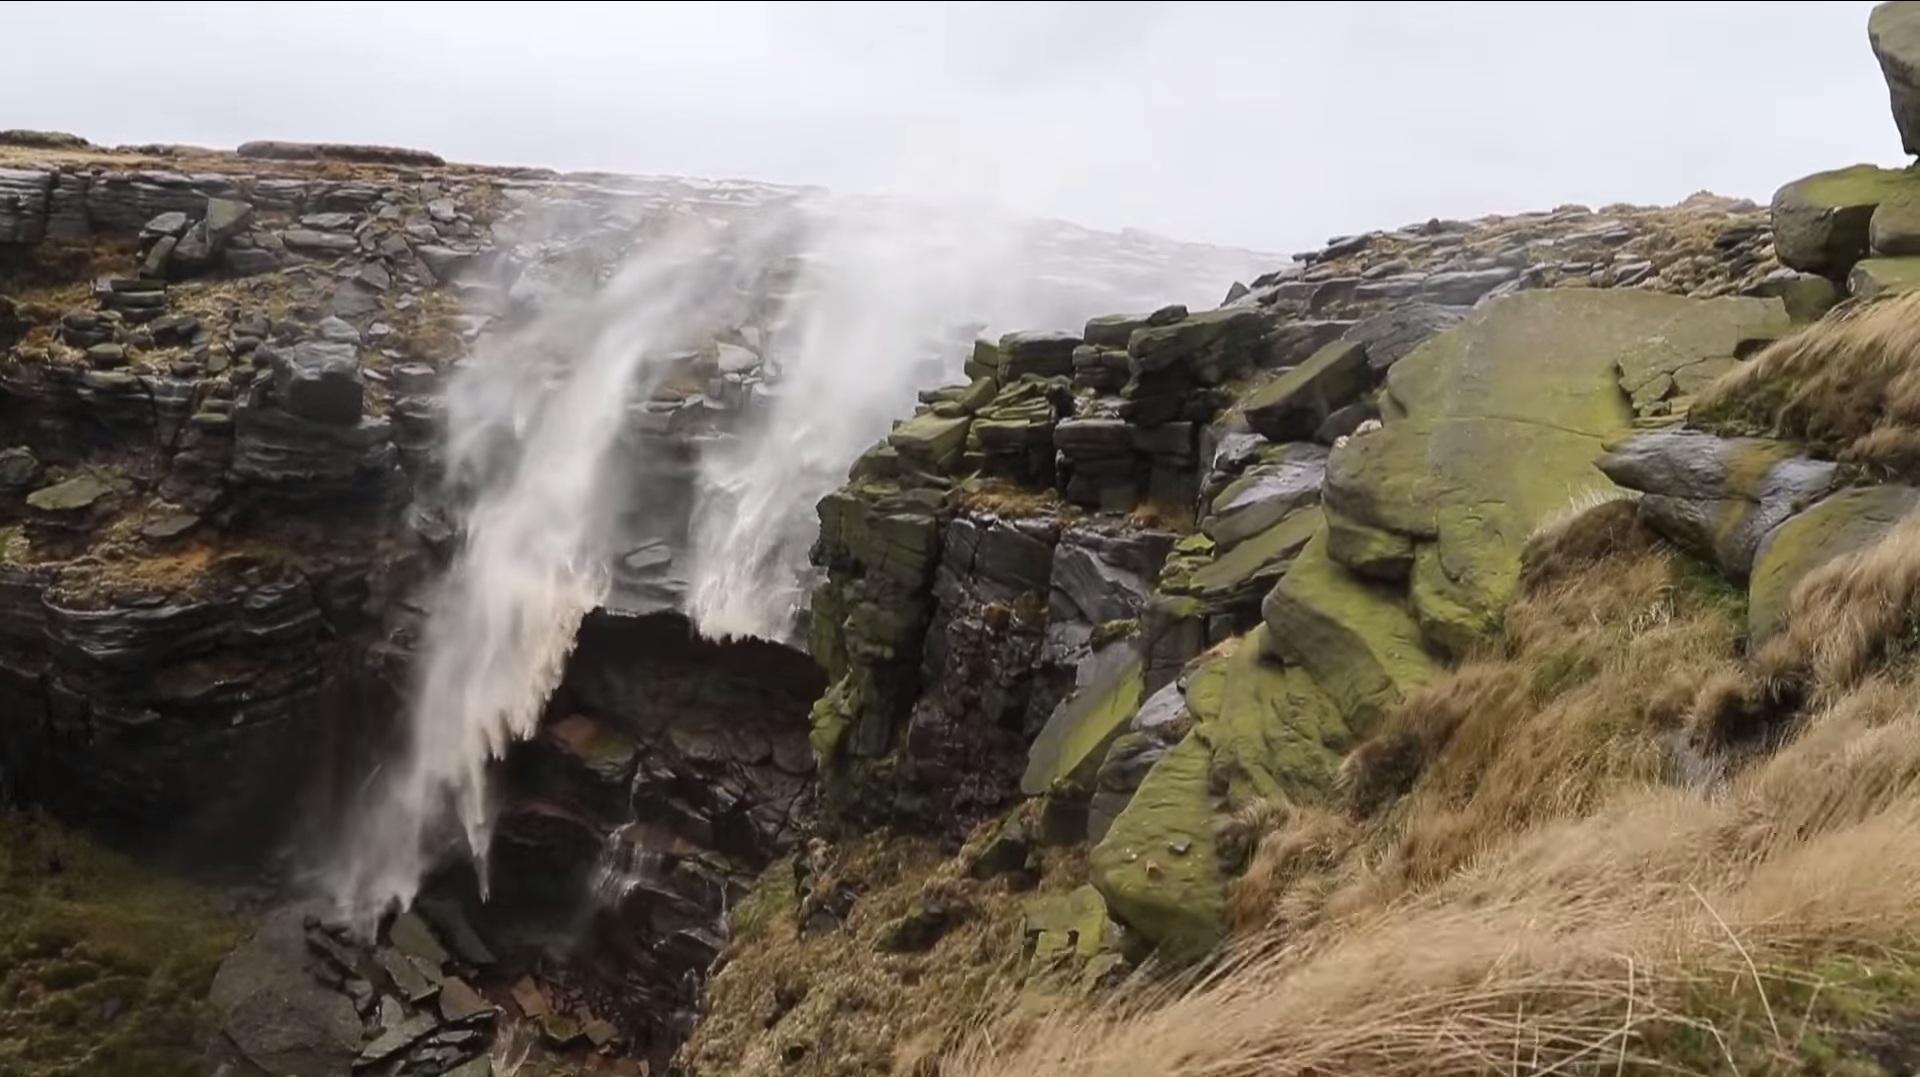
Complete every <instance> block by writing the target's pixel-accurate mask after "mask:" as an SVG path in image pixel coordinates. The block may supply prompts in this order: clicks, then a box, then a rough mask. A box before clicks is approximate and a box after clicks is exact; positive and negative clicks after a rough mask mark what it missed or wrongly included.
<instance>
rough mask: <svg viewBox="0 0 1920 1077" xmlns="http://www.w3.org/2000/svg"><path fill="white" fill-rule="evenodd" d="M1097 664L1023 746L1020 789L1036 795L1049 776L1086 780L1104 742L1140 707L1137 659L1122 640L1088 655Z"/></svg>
mask: <svg viewBox="0 0 1920 1077" xmlns="http://www.w3.org/2000/svg"><path fill="white" fill-rule="evenodd" d="M1088 662H1089V663H1096V664H1098V667H1099V668H1098V669H1097V670H1095V672H1094V674H1093V676H1092V678H1091V680H1090V682H1089V683H1088V684H1087V685H1086V686H1085V687H1084V688H1081V689H1080V690H1078V691H1076V692H1075V693H1074V694H1073V695H1072V696H1071V697H1069V698H1068V699H1066V700H1065V701H1063V702H1062V703H1061V704H1060V705H1059V706H1058V707H1056V708H1055V709H1054V712H1053V714H1052V715H1051V716H1050V717H1049V718H1048V719H1047V724H1046V725H1045V726H1043V727H1042V728H1041V730H1040V734H1039V735H1038V736H1036V737H1035V738H1034V739H1033V744H1032V745H1031V746H1029V747H1028V749H1027V769H1026V772H1025V773H1024V774H1023V775H1022V776H1021V778H1020V791H1021V792H1023V793H1025V794H1027V795H1028V796H1038V795H1039V794H1041V793H1044V792H1046V791H1047V790H1048V789H1051V788H1052V787H1053V785H1054V783H1055V782H1058V781H1063V780H1064V781H1072V782H1076V783H1078V784H1080V785H1081V786H1090V785H1091V784H1092V783H1093V776H1094V773H1095V772H1096V771H1098V770H1099V769H1100V761H1101V760H1102V759H1104V758H1106V754H1107V747H1108V746H1109V745H1111V744H1112V743H1113V741H1114V738H1116V737H1118V736H1119V735H1120V734H1121V733H1122V732H1124V731H1125V730H1126V728H1127V720H1128V719H1130V718H1132V717H1133V714H1134V712H1135V711H1137V710H1139V709H1140V684H1141V678H1140V670H1141V665H1140V659H1139V657H1138V655H1137V654H1136V652H1135V651H1134V649H1133V648H1132V647H1131V646H1128V645H1127V644H1125V643H1120V644H1112V645H1109V646H1108V647H1106V648H1105V649H1104V650H1102V651H1100V652H1099V654H1097V655H1095V656H1094V657H1093V658H1091V659H1089V660H1088Z"/></svg>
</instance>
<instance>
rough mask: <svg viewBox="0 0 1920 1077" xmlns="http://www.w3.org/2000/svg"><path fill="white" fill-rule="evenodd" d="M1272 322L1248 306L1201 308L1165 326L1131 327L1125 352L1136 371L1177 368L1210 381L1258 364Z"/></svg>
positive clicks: (1150, 372) (1153, 371)
mask: <svg viewBox="0 0 1920 1077" xmlns="http://www.w3.org/2000/svg"><path fill="white" fill-rule="evenodd" d="M1273 325H1274V317H1273V315H1271V314H1269V313H1267V312H1266V311H1263V310H1260V309H1258V308H1254V307H1222V308H1220V309H1219V310H1209V311H1202V312H1201V313H1199V314H1195V315H1191V316H1189V317H1187V318H1184V319H1182V320H1180V321H1177V322H1174V323H1172V324H1170V325H1148V326H1146V327H1145V328H1141V329H1136V330H1134V332H1133V335H1132V336H1131V337H1129V338H1128V339H1127V356H1128V360H1129V362H1130V364H1131V366H1132V369H1133V372H1134V373H1135V374H1136V375H1139V374H1152V373H1156V372H1159V371H1163V370H1167V369H1170V368H1173V367H1179V368H1181V369H1182V370H1183V371H1184V372H1185V373H1186V374H1188V375H1189V376H1191V377H1192V378H1193V379H1194V380H1196V381H1198V382H1200V383H1201V384H1202V385H1213V384H1217V383H1218V382H1219V381H1220V380H1221V379H1222V378H1224V377H1226V376H1227V375H1228V374H1230V373H1233V372H1236V371H1244V370H1249V369H1252V368H1253V367H1255V366H1258V365H1259V364H1260V362H1261V361H1262V360H1263V359H1264V358H1265V355H1264V353H1265V351H1266V347H1267V345H1268V343H1269V341H1270V338H1271V335H1272V332H1273Z"/></svg>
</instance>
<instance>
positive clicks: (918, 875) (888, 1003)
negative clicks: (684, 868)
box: [677, 821, 1086, 1077]
mask: <svg viewBox="0 0 1920 1077" xmlns="http://www.w3.org/2000/svg"><path fill="white" fill-rule="evenodd" d="M998 825H999V824H998V822H997V821H996V822H990V823H985V824H982V827H981V828H980V830H979V831H978V832H977V833H976V835H975V837H974V839H973V841H971V842H969V846H970V847H974V846H978V845H979V844H981V843H982V842H983V841H984V840H985V839H986V837H987V836H988V835H989V834H991V833H992V832H993V831H994V830H995V829H997V827H998ZM819 850H820V852H819V856H820V857H822V858H824V860H825V862H824V863H822V864H821V865H820V866H819V867H818V869H817V871H816V872H815V873H814V874H813V875H812V876H810V877H809V878H808V879H807V885H806V890H807V893H808V894H810V895H812V896H813V897H814V899H815V900H814V901H810V902H805V903H804V904H805V907H806V908H807V909H809V910H811V909H813V908H815V907H819V906H825V905H830V904H832V902H830V901H820V900H819V899H821V898H825V897H826V896H827V895H832V894H836V893H840V894H846V893H852V894H856V895H857V897H856V898H855V899H854V901H853V903H852V908H851V911H850V912H849V913H848V915H847V917H846V920H845V922H844V923H840V924H838V925H837V926H834V925H831V924H830V923H823V922H821V919H822V916H823V915H824V914H822V916H816V917H814V920H815V923H814V924H813V928H812V930H808V929H807V925H806V924H805V923H804V922H803V920H802V917H801V910H802V907H803V901H802V896H803V895H802V894H801V893H799V892H798V891H797V890H796V887H795V875H794V870H793V867H792V864H791V863H788V862H782V863H779V864H775V865H774V866H773V867H772V868H769V869H768V871H767V872H766V873H765V874H764V875H762V877H761V879H760V881H759V882H758V883H757V884H756V885H755V886H754V887H753V890H752V891H751V893H750V895H749V896H748V897H747V898H746V899H745V900H744V901H743V902H742V903H741V905H740V907H739V909H738V910H737V911H736V913H735V919H734V928H735V935H734V939H733V941H732V942H731V943H730V945H729V946H728V949H727V951H726V953H725V955H724V956H723V957H722V959H721V968H720V971H719V972H718V973H716V974H715V976H714V978H713V980H712V982H711V984H710V988H709V991H710V999H711V1005H710V1007H709V1012H708V1015H707V1017H706V1018H705V1019H704V1020H702V1021H701V1022H700V1024H699V1025H698V1026H697V1027H696V1028H695V1030H694V1034H693V1038H692V1039H691V1040H689V1041H688V1042H687V1044H686V1045H685V1046H684V1047H682V1048H681V1051H680V1054H679V1056H678V1057H677V1064H678V1065H680V1066H682V1067H684V1069H685V1070H686V1072H688V1073H693V1074H726V1075H728V1077H755V1075H771V1074H781V1075H795V1077H811V1075H829V1074H831V1075H841V1074H869V1073H873V1074H879V1073H895V1074H932V1073H934V1072H936V1070H935V1069H934V1068H933V1067H934V1066H935V1065H936V1061H935V1060H936V1059H937V1058H938V1057H939V1056H940V1055H942V1054H944V1053H946V1052H949V1051H951V1050H953V1049H954V1048H955V1047H956V1045H958V1044H959V1043H960V1042H961V1041H962V1040H963V1039H964V1038H965V1036H966V1035H967V1034H968V1033H970V1032H972V1031H973V1030H974V1029H976V1028H977V1027H979V1025H980V1024H981V1023H982V1022H983V1021H985V1020H986V1019H988V1018H990V1017H991V1016H992V1015H994V1014H995V1013H997V1012H998V1011H999V1010H1000V1009H1001V1008H1002V1007H1003V1006H1005V1005H1006V1004H1007V1003H1008V1002H1009V1001H1011V1000H1014V999H1017V998H1019V997H1020V995H1021V987H1022V984H1023V983H1024V981H1025V979H1026V974H1027V968H1026V957H1025V946H1024V943H1025V940H1024V939H1023V937H1022V936H1021V931H1020V928H1021V923H1022V912H1021V910H1022V908H1023V906H1024V905H1025V903H1026V902H1028V901H1030V900H1033V898H1034V897H1035V896H1036V894H1038V895H1060V894H1065V893H1067V892H1068V891H1070V890H1072V889H1073V888H1074V887H1076V886H1078V885H1080V884H1082V883H1084V882H1085V881H1086V863H1085V857H1084V854H1083V853H1080V852H1078V851H1072V850H1048V851H1046V852H1045V853H1044V854H1043V858H1044V865H1043V869H1044V870H1043V872H1042V875H1041V879H1040V882H1039V885H1038V887H1037V889H1036V890H1033V891H1024V892H1023V891H1019V890H1016V889H1014V888H1013V887H1011V886H1010V885H1009V882H1008V880H1007V879H1005V878H1001V879H992V880H977V879H974V878H971V877H970V876H969V875H968V873H967V870H966V865H967V864H968V862H969V857H968V856H967V855H966V854H965V852H964V851H963V853H962V855H960V856H957V857H955V856H948V855H946V854H945V853H944V852H943V851H942V850H941V849H940V848H938V847H937V846H936V845H935V844H933V843H931V842H929V841H926V840H923V839H919V838H911V837H900V836H888V835H875V836H869V837H866V838H860V839H856V840H854V841H849V842H845V843H842V844H840V845H839V846H837V847H833V848H832V849H831V851H830V852H829V851H828V850H827V847H826V846H825V845H824V844H823V845H821V846H819ZM924 899H934V900H937V901H938V902H939V903H940V904H942V905H944V906H946V907H948V908H951V909H964V910H966V913H965V915H962V916H957V917H956V919H955V921H954V923H953V924H952V926H950V927H949V928H947V929H946V930H945V931H944V932H943V933H941V934H940V936H939V939H938V941H937V942H936V943H935V944H934V945H933V946H932V948H931V949H929V950H927V951H926V952H924V953H888V952H883V948H882V946H881V945H880V943H881V939H882V937H883V936H884V935H885V934H886V933H887V931H888V930H889V928H890V927H891V926H892V925H894V924H895V923H896V922H898V921H899V920H900V919H901V917H903V916H905V915H906V914H907V913H909V912H910V911H912V910H914V909H915V908H917V907H919V906H920V905H921V904H922V902H923V900H924Z"/></svg>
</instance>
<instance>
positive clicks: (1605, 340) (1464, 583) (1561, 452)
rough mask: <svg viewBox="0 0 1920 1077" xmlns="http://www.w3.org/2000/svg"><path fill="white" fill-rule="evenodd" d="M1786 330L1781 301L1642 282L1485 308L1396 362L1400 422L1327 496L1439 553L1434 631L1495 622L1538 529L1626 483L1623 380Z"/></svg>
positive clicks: (1428, 618)
mask: <svg viewBox="0 0 1920 1077" xmlns="http://www.w3.org/2000/svg"><path fill="white" fill-rule="evenodd" d="M1784 322H1785V314H1784V310H1783V308H1782V307H1781V305H1780V304H1779V302H1778V301H1777V300H1759V299H1715V300H1705V301H1703V300H1695V299H1686V298H1682V297H1679V296H1672V295H1662V294H1658V293H1653V292H1646V291H1640V290H1634V289H1608V290H1600V289H1559V290H1554V291H1539V292H1523V293H1520V294H1518V295H1513V296H1508V297H1505V298H1502V299H1498V300H1494V301H1492V302H1489V303H1485V304H1483V305H1481V306H1480V307H1479V308H1477V309H1476V310H1475V311H1474V313H1473V314H1472V315H1471V316H1469V317H1468V318H1467V319H1466V320H1465V321H1464V322H1462V323H1461V324H1460V325H1459V326H1457V327H1456V328H1454V329H1452V330H1450V331H1448V332H1445V333H1442V334H1440V335H1439V336H1436V337H1434V338H1433V339H1431V340H1429V341H1428V342H1427V343H1425V344H1423V345H1421V346H1420V347H1419V348H1417V349H1415V351H1414V352H1413V353H1412V354H1410V355H1408V356H1407V357H1406V358H1404V359H1402V360H1401V361H1400V362H1398V363H1396V364H1395V365H1394V366H1393V369H1392V370H1391V371H1389V373H1388V376H1387V389H1388V393H1387V396H1388V397H1389V398H1391V399H1392V400H1393V401H1394V402H1395V403H1396V410H1397V414H1390V417H1389V419H1388V420H1387V422H1386V425H1385V426H1384V427H1382V428H1381V429H1379V430H1376V431H1374V432H1372V433H1368V434H1362V435H1359V436H1356V437H1354V438H1352V439H1350V440H1349V441H1347V442H1346V444H1344V445H1342V446H1341V447H1339V448H1338V449H1335V450H1334V452H1333V455H1332V457H1331V459H1330V460H1329V463H1328V467H1327V483H1326V487H1325V489H1324V491H1323V493H1322V497H1323V500H1324V501H1325V502H1326V504H1327V506H1328V507H1329V508H1330V509H1332V510H1333V511H1334V512H1336V513H1338V514H1340V515H1342V516H1344V517H1345V518H1347V519H1349V520H1352V521H1354V522H1356V523H1359V524H1363V525H1366V526H1368V527H1373V528H1376V529H1379V530H1384V531H1391V532H1395V533H1397V534H1400V535H1404V536H1407V537H1408V538H1410V539H1414V540H1417V541H1422V542H1425V541H1431V542H1436V543H1437V544H1438V546H1439V549H1438V550H1437V551H1436V552H1435V553H1434V554H1432V555H1429V557H1428V560H1427V565H1428V567H1429V569H1431V570H1434V571H1429V572H1426V573H1423V574H1422V575H1423V579H1422V586H1421V587H1420V588H1418V589H1417V590H1416V592H1415V594H1414V600H1415V602H1416V604H1417V605H1419V606H1420V607H1421V609H1422V616H1423V621H1424V622H1425V623H1431V624H1434V625H1447V626H1459V625H1462V624H1468V623H1473V624H1483V625H1485V624H1492V623H1494V621H1495V620H1496V619H1497V618H1498V616H1499V614H1500V611H1501V610H1503V609H1504V608H1505V607H1506V604H1507V601H1508V600H1509V599H1510V598H1511V597H1512V595H1513V593H1514V589H1515V587H1516V586H1517V584H1518V581H1519V567H1520V553H1521V550H1522V549H1523V547H1524V546H1525V544H1526V541H1527V538H1528V536H1530V535H1531V534H1532V533H1533V532H1534V530H1535V529H1536V528H1537V527H1538V526H1539V525H1540V523H1541V522H1542V521H1544V520H1545V519H1547V518H1548V517H1549V516H1550V515H1552V514H1553V513H1555V512H1557V511H1558V510H1560V509H1561V508H1562V507H1564V506H1565V505H1566V504H1567V503H1568V502H1569V501H1571V500H1572V499H1574V498H1575V497H1577V496H1579V495H1581V494H1583V493H1586V492H1589V491H1594V490H1606V489H1610V488H1611V486H1612V484H1611V483H1610V482H1609V481H1608V480H1607V478H1606V476H1604V475H1602V474H1601V473H1600V472H1599V471H1598V470H1597V469H1596V468H1595V467H1594V460H1595V459H1596V458H1597V457H1598V456H1599V455H1600V453H1601V450H1602V447H1603V445H1604V444H1605V443H1606V441H1607V440H1608V439H1609V438H1613V437H1616V436H1619V435H1621V434H1624V433H1625V432H1626V431H1627V429H1628V428H1629V426H1630V424H1631V423H1632V421H1633V411H1632V409H1631V407H1630V406H1629V403H1628V400H1627V398H1626V396H1625V395H1624V394H1623V393H1622V391H1621V389H1620V385H1619V377H1620V371H1622V370H1626V369H1633V370H1640V371H1645V370H1659V369H1679V368H1682V367H1684V366H1686V365H1688V364H1689V363H1690V362H1694V361H1698V360H1702V359H1709V358H1714V357H1720V356H1728V355H1732V354H1734V352H1735V350H1736V349H1737V348H1738V347H1739V345H1740V343H1741V341H1743V340H1747V339H1751V338H1752V337H1753V336H1754V335H1755V334H1756V333H1760V332H1766V331H1770V330H1771V329H1772V328H1773V327H1775V326H1779V325H1783V324H1784ZM1276 634H1282V635H1283V634H1284V633H1279V632H1277V631H1276ZM1436 642H1437V643H1441V644H1442V645H1444V646H1446V647H1447V648H1448V649H1449V650H1453V649H1455V648H1456V646H1457V642H1458V641H1446V640H1436Z"/></svg>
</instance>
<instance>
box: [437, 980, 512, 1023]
mask: <svg viewBox="0 0 1920 1077" xmlns="http://www.w3.org/2000/svg"><path fill="white" fill-rule="evenodd" d="M439 1009H440V1017H441V1019H442V1020H444V1021H447V1022H450V1023H453V1024H461V1023H464V1022H468V1021H475V1020H483V1019H485V1018H488V1017H491V1016H493V1015H494V1014H496V1013H498V1012H499V1007H497V1006H495V1005H494V1004H493V1003H491V1002H488V1001H487V1000H486V999H484V998H482V997H481V996H480V993H479V992H478V991H475V990H474V989H473V988H472V987H470V986H468V984H467V982H466V981H465V980H462V979H460V978H458V977H454V976H449V977H448V978H447V980H446V982H445V983H443V984H441V985H440V1001H439Z"/></svg>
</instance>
